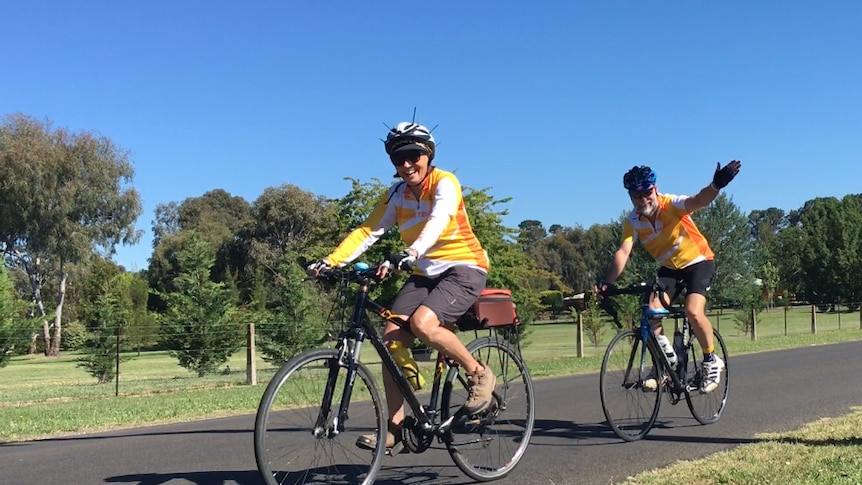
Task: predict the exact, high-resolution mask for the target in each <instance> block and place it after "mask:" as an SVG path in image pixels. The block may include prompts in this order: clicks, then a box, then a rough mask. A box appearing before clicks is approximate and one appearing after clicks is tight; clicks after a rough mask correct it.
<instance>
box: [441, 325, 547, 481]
mask: <svg viewBox="0 0 862 485" xmlns="http://www.w3.org/2000/svg"><path fill="white" fill-rule="evenodd" d="M467 350H468V351H469V352H470V353H471V354H473V357H474V358H475V359H477V360H479V361H480V362H482V364H483V365H485V366H487V367H489V368H491V369H492V370H493V371H494V374H495V375H496V377H497V385H496V387H495V389H494V396H495V402H494V403H493V404H492V405H491V406H490V407H489V409H488V410H486V411H483V412H481V413H479V414H478V415H476V416H469V417H468V416H461V415H460V414H459V412H458V411H459V409H460V408H461V406H463V404H464V403H465V402H466V401H467V385H466V382H467V381H466V376H465V375H464V371H463V369H461V368H460V367H452V368H450V369H449V373H448V374H447V375H446V380H445V381H444V385H443V394H442V397H441V416H442V418H443V422H445V421H446V420H447V419H448V418H449V417H452V416H455V418H456V419H455V420H454V421H453V423H452V426H451V427H450V428H449V429H448V431H447V432H446V434H445V438H444V441H445V443H446V449H447V450H448V451H449V455H450V456H451V457H452V461H454V462H455V465H457V466H458V468H460V469H461V471H463V472H464V473H465V474H466V475H467V476H469V477H470V478H472V479H474V480H476V481H480V482H484V481H489V480H497V479H500V478H503V477H505V476H506V475H508V474H509V473H511V472H512V470H514V468H515V466H516V465H517V464H518V462H519V461H520V460H521V458H522V457H523V456H524V453H525V452H526V450H527V445H529V443H530V437H531V436H532V434H533V425H534V424H535V419H536V405H535V395H534V393H533V380H532V378H531V377H530V373H529V371H528V370H527V366H526V364H524V360H523V359H522V358H521V355H520V353H519V352H518V351H517V350H515V348H514V347H512V346H511V345H510V344H509V343H508V342H506V341H505V340H502V339H499V338H496V337H482V338H479V339H476V340H474V341H472V342H470V343H469V344H467Z"/></svg>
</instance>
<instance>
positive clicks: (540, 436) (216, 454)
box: [0, 341, 862, 485]
mask: <svg viewBox="0 0 862 485" xmlns="http://www.w3.org/2000/svg"><path fill="white" fill-rule="evenodd" d="M860 355H862V341H860V342H852V343H845V344H836V345H828V346H818V347H807V348H801V349H793V350H785V351H775V352H763V353H760V354H753V355H742V356H738V357H736V356H732V355H731V359H730V362H729V369H730V395H729V398H728V406H727V408H726V410H725V414H724V416H723V417H722V418H721V420H720V421H719V422H718V423H716V424H713V425H709V426H702V425H700V424H698V423H697V422H696V421H695V420H694V419H692V418H691V416H690V415H689V413H688V408H687V407H686V405H685V403H684V402H682V403H680V404H678V405H676V406H671V405H670V404H669V403H668V401H666V400H665V401H664V402H663V403H662V410H661V414H660V416H659V421H658V423H657V426H656V428H654V429H653V430H652V432H651V433H650V435H649V436H648V437H647V439H645V440H642V441H639V442H633V443H625V442H622V441H621V440H619V439H618V438H617V437H616V436H615V435H614V434H613V433H612V432H611V431H610V429H609V428H607V426H605V424H604V415H603V414H602V410H601V404H600V402H599V393H598V387H599V386H598V375H597V374H591V375H583V376H574V377H567V378H560V379H547V380H541V381H537V382H536V402H537V414H536V430H535V432H534V434H533V439H532V441H531V443H530V447H529V449H528V450H527V453H526V455H525V456H524V458H523V460H522V461H521V463H520V464H519V465H518V467H517V468H516V469H515V470H514V471H513V473H512V474H511V475H510V476H509V477H507V478H506V479H504V480H500V481H498V482H495V483H498V484H501V485H513V484H518V485H520V484H543V485H563V484H587V485H589V484H602V485H604V484H609V483H616V482H618V481H620V480H623V479H625V478H626V477H628V476H631V475H635V474H637V473H639V472H642V471H645V470H650V469H653V468H657V467H661V466H663V465H666V464H669V463H671V462H673V461H676V460H679V459H694V458H699V457H702V456H705V455H708V454H711V453H715V452H717V451H722V450H726V449H729V448H732V447H735V446H737V445H740V444H744V443H752V442H755V441H757V439H756V438H755V434H757V433H761V432H780V431H787V430H791V429H795V428H798V427H800V426H801V425H803V424H805V423H808V422H811V421H815V420H817V419H819V418H821V417H829V416H838V415H842V414H846V413H848V412H849V411H850V407H851V406H858V405H860V404H862V372H860V370H862V369H860V367H862V359H860ZM261 392H262V390H261ZM253 424H254V417H253V416H241V417H234V418H222V419H212V420H205V421H198V422H193V423H185V424H175V425H165V426H154V427H148V428H141V429H133V430H123V431H116V432H110V433H99V434H92V435H82V436H74V437H66V438H56V439H47V440H41V441H34V442H23V443H9V444H3V445H0V483H2V484H14V485H18V484H22V485H24V484H27V485H29V484H40V485H50V484H105V483H115V484H135V485H160V484H172V485H173V484H198V485H222V484H223V485H230V484H240V485H258V484H261V483H262V482H261V480H260V478H259V476H258V472H257V469H256V466H255V462H254V451H253V448H252V435H253V431H252V429H253ZM377 483H381V484H387V485H391V484H398V483H405V484H462V483H472V482H471V480H470V479H468V478H467V477H466V476H464V475H463V474H462V473H461V472H460V470H458V468H457V467H455V465H454V464H453V463H452V462H451V460H450V458H449V455H448V453H446V451H445V450H444V449H442V448H439V447H436V448H432V449H431V450H429V451H427V452H426V453H423V454H421V455H399V456H397V457H387V458H386V459H385V460H384V465H383V468H382V469H381V473H380V474H379V476H378V482H377Z"/></svg>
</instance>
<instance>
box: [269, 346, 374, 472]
mask: <svg viewBox="0 0 862 485" xmlns="http://www.w3.org/2000/svg"><path fill="white" fill-rule="evenodd" d="M338 356H339V351H338V350H335V349H317V350H310V351H308V352H304V353H302V354H300V355H298V356H296V357H294V358H293V359H291V360H290V361H288V362H287V363H286V364H284V365H283V366H282V367H281V369H279V370H278V372H276V374H275V376H274V377H273V378H272V380H271V381H270V383H269V385H268V386H267V388H266V391H265V392H264V394H263V397H262V398H261V401H260V406H259V407H258V411H257V418H256V420H255V425H254V455H255V459H256V460H257V467H258V470H259V471H260V474H261V477H262V478H263V480H264V482H266V483H267V484H269V485H274V484H279V485H281V484H291V485H300V484H301V485H311V484H333V483H336V484H344V485H348V484H349V485H370V484H371V483H373V482H374V476H375V475H376V474H377V470H378V469H379V468H380V463H381V460H382V458H383V455H384V454H385V446H386V440H385V439H384V438H381V436H382V435H383V434H384V433H385V430H386V407H385V405H384V401H383V398H382V396H381V395H380V391H379V390H378V389H377V387H376V386H375V384H374V381H373V380H372V377H371V373H370V372H369V370H368V368H367V367H365V365H364V364H362V363H357V365H358V367H357V379H356V380H355V381H354V387H353V393H352V395H349V396H347V399H349V400H350V413H349V420H345V422H343V423H339V422H338V419H337V418H338V408H339V404H340V402H341V400H342V399H343V398H344V396H343V394H344V390H345V384H346V380H347V379H346V378H347V368H346V367H345V366H344V364H343V363H339V358H338ZM325 393H328V394H329V395H331V396H332V398H331V406H330V409H323V407H322V403H324V394H325ZM365 434H371V435H376V436H377V449H376V450H374V451H367V450H363V449H359V448H357V447H356V440H357V438H358V437H359V436H362V435H365Z"/></svg>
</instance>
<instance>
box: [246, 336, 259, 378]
mask: <svg viewBox="0 0 862 485" xmlns="http://www.w3.org/2000/svg"><path fill="white" fill-rule="evenodd" d="M245 349H246V350H245V381H246V383H248V384H251V385H252V386H254V385H256V384H257V359H255V356H254V354H255V352H254V322H249V324H248V342H247V344H246V347H245Z"/></svg>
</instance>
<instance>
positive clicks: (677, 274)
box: [658, 259, 715, 301]
mask: <svg viewBox="0 0 862 485" xmlns="http://www.w3.org/2000/svg"><path fill="white" fill-rule="evenodd" d="M714 277H715V261H713V260H711V259H710V260H708V261H701V262H699V263H695V264H693V265H691V266H686V267H685V268H682V269H670V268H666V267H664V266H662V267H661V268H659V270H658V284H659V286H661V287H662V289H663V290H664V291H666V292H667V293H668V295H670V296H671V301H673V300H674V299H675V298H676V297H677V296H679V295H680V293H682V290H683V289H686V294H689V295H690V294H692V293H698V294H700V295H703V296H706V292H707V290H709V287H710V285H712V279H713V278H714Z"/></svg>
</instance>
